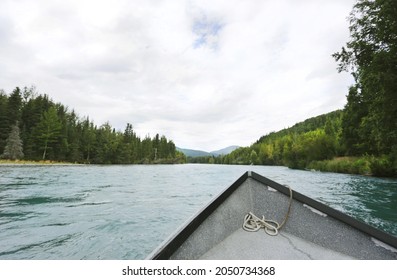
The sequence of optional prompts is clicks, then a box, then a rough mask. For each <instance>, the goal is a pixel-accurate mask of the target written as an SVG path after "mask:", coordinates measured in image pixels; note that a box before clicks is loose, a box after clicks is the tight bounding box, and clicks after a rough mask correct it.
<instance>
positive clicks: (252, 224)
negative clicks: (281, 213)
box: [243, 187, 292, 236]
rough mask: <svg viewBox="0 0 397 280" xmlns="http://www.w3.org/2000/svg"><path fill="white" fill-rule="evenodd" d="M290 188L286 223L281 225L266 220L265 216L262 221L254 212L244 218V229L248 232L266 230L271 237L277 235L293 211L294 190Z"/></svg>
mask: <svg viewBox="0 0 397 280" xmlns="http://www.w3.org/2000/svg"><path fill="white" fill-rule="evenodd" d="M288 188H289V206H288V211H287V214H286V215H285V218H284V221H283V222H282V223H281V224H279V223H278V222H276V221H273V220H266V219H265V216H262V219H260V218H258V217H257V216H255V215H254V214H253V213H252V212H249V213H248V214H247V215H245V217H244V223H243V229H244V230H246V231H258V230H259V229H261V228H264V230H265V232H266V233H267V234H269V235H272V236H274V235H277V234H278V230H279V229H280V228H281V227H282V226H283V225H284V224H285V223H286V222H287V220H288V217H289V213H290V211H291V205H292V190H291V188H290V187H288Z"/></svg>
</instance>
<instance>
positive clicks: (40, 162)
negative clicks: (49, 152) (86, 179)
mask: <svg viewBox="0 0 397 280" xmlns="http://www.w3.org/2000/svg"><path fill="white" fill-rule="evenodd" d="M76 164H78V163H72V162H61V161H53V160H38V161H34V160H19V159H17V160H9V159H0V165H76Z"/></svg>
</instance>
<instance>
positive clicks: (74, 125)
mask: <svg viewBox="0 0 397 280" xmlns="http://www.w3.org/2000/svg"><path fill="white" fill-rule="evenodd" d="M0 156H1V157H2V158H6V159H20V158H24V159H25V160H55V161H67V162H79V163H175V162H183V161H184V155H183V154H181V153H179V152H178V151H176V148H175V144H174V143H173V142H172V141H171V140H168V139H167V138H166V137H165V136H161V137H160V136H159V135H158V134H157V135H155V136H154V137H153V138H150V137H149V136H146V137H145V138H144V139H141V138H140V137H139V136H137V135H136V133H135V132H134V130H133V127H132V125H131V124H130V123H127V125H126V128H125V130H124V132H120V131H116V130H115V129H114V128H112V127H111V125H110V124H109V123H105V124H103V125H101V126H99V127H97V126H96V125H95V124H94V123H93V121H91V120H90V119H89V118H88V117H85V118H80V117H79V116H78V115H77V114H76V113H75V112H74V111H73V110H71V111H70V110H68V108H67V107H65V106H64V105H62V104H60V103H54V102H53V101H52V100H51V99H50V98H49V97H48V96H47V95H45V94H44V95H43V94H38V93H36V91H35V89H34V88H26V87H25V88H24V89H22V90H21V89H20V88H18V87H17V88H15V90H13V92H12V93H10V94H6V93H5V92H4V91H2V90H0Z"/></svg>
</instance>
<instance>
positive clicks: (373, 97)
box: [333, 0, 397, 156]
mask: <svg viewBox="0 0 397 280" xmlns="http://www.w3.org/2000/svg"><path fill="white" fill-rule="evenodd" d="M349 19H350V41H349V42H347V43H346V47H343V48H342V50H341V52H339V53H335V54H334V55H333V56H334V57H335V59H336V60H337V61H338V62H339V71H350V72H351V74H352V75H353V76H354V78H355V80H356V84H355V85H354V86H353V87H352V88H351V89H350V91H349V95H348V102H347V104H346V115H345V116H346V117H345V118H344V119H343V138H344V140H345V144H346V150H347V152H348V154H350V155H361V154H363V153H370V154H373V155H376V156H381V155H383V154H386V155H390V154H391V153H393V151H395V150H396V149H397V1H395V0H372V1H369V0H359V1H357V3H356V4H355V5H354V8H353V10H352V12H351V14H350V18H349Z"/></svg>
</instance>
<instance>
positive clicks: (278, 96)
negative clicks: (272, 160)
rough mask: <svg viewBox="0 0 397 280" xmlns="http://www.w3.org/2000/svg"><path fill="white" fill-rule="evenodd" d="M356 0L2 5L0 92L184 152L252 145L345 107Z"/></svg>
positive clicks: (24, 1) (19, 0) (17, 1)
mask: <svg viewBox="0 0 397 280" xmlns="http://www.w3.org/2000/svg"><path fill="white" fill-rule="evenodd" d="M354 3H355V1H353V0H277V1H276V0H252V1H251V0H244V1H243V0H221V1H218V0H204V1H202V0H200V1H199V0H197V1H196V0H191V1H178V0H169V1H160V0H151V1H148V0H145V1H137V0H136V1H133V0H123V1H120V0H104V1H102V0H100V1H99V0H92V1H87V0H62V1H58V0H48V1H46V0H0V89H4V90H5V91H6V92H7V93H9V92H11V91H12V90H13V89H14V88H15V87H16V86H19V87H24V86H28V87H29V86H31V85H34V86H35V87H36V89H37V91H38V92H39V93H47V94H48V95H49V96H50V97H51V98H52V99H53V100H54V101H55V102H61V103H62V104H64V105H67V106H68V107H69V108H70V109H75V111H76V112H77V113H78V115H79V116H81V117H83V116H89V117H90V118H91V119H92V120H93V121H94V123H95V124H97V125H101V124H103V123H105V122H106V121H109V123H110V124H111V125H112V126H113V127H115V128H116V129H118V130H121V131H123V130H124V128H125V126H126V123H127V122H129V123H132V125H133V127H134V129H135V130H136V131H137V133H138V135H140V136H141V137H144V136H145V135H147V134H150V136H152V137H153V136H154V135H155V133H159V134H160V135H162V134H163V135H165V136H166V137H167V138H169V139H172V140H173V141H174V142H175V144H176V145H177V146H179V147H182V148H192V149H202V150H206V151H211V150H216V149H220V148H224V147H226V146H229V145H240V146H248V145H250V144H252V143H253V142H255V141H256V140H257V139H258V138H259V137H261V136H262V135H265V134H267V133H269V132H271V131H277V130H280V129H283V128H287V127H290V126H292V125H294V124H295V123H296V122H300V121H303V120H305V119H306V118H309V117H314V116H317V115H320V114H323V113H328V112H330V111H333V110H336V109H342V108H343V106H344V104H345V102H346V97H345V96H346V94H347V91H348V87H349V85H350V84H352V83H353V80H352V78H351V76H350V75H349V74H347V73H338V72H337V70H336V66H337V64H336V62H335V61H334V59H333V58H332V57H331V54H332V53H334V52H337V51H339V50H340V49H341V47H342V46H343V45H344V44H345V43H346V42H347V40H348V38H349V32H348V22H347V16H348V15H349V13H350V11H351V9H352V6H353V4H354Z"/></svg>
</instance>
